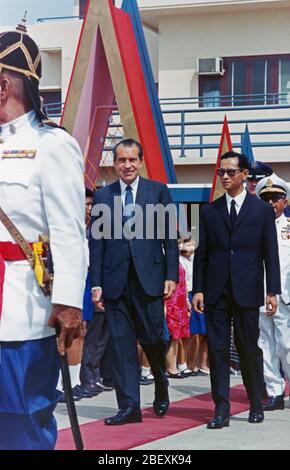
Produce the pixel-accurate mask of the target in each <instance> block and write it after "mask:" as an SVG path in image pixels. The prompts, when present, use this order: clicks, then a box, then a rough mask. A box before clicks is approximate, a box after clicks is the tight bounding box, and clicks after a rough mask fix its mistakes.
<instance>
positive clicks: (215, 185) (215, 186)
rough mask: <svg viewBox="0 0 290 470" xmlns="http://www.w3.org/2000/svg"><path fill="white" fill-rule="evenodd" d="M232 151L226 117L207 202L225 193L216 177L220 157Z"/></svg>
mask: <svg viewBox="0 0 290 470" xmlns="http://www.w3.org/2000/svg"><path fill="white" fill-rule="evenodd" d="M232 149H233V146H232V141H231V136H230V131H229V126H228V121H227V117H226V116H225V118H224V124H223V130H222V135H221V140H220V145H219V151H218V156H217V161H216V165H215V169H214V175H213V181H212V189H211V193H210V197H209V202H212V201H214V200H215V199H217V198H219V197H221V196H222V195H223V194H224V193H225V190H224V188H223V186H222V184H221V182H220V179H219V178H218V177H217V176H218V175H217V170H218V169H219V167H220V161H221V156H222V155H223V154H224V153H226V152H229V151H231V150H232Z"/></svg>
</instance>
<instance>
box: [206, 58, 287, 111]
mask: <svg viewBox="0 0 290 470" xmlns="http://www.w3.org/2000/svg"><path fill="white" fill-rule="evenodd" d="M224 68H225V73H224V75H223V76H221V77H214V78H213V77H210V76H200V77H199V95H200V96H201V97H202V99H201V100H200V105H201V106H203V107H207V106H212V107H216V106H246V105H264V104H283V103H284V104H286V103H290V55H284V56H281V55H277V56H246V57H225V58H224Z"/></svg>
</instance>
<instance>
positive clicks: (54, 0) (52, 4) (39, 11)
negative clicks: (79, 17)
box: [0, 0, 74, 26]
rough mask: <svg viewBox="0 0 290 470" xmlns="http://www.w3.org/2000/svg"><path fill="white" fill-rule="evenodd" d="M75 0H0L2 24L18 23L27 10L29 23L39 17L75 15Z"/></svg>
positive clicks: (0, 22)
mask: <svg viewBox="0 0 290 470" xmlns="http://www.w3.org/2000/svg"><path fill="white" fill-rule="evenodd" d="M73 3H74V2H73V0H0V26H7V25H9V26H13V25H17V24H18V23H19V22H20V20H21V18H22V17H23V14H24V12H25V11H26V10H27V22H28V24H32V23H36V21H37V18H46V17H54V16H71V15H73Z"/></svg>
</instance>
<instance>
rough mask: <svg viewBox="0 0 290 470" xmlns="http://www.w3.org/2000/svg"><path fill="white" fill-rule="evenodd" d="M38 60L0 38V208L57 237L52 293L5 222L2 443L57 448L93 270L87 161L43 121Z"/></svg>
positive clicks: (0, 273)
mask: <svg viewBox="0 0 290 470" xmlns="http://www.w3.org/2000/svg"><path fill="white" fill-rule="evenodd" d="M40 76H41V61H40V55H39V51H38V48H37V46H36V44H35V43H34V41H33V40H32V39H31V38H30V37H29V36H28V35H27V34H25V33H24V32H17V31H15V32H11V31H10V32H7V33H2V34H1V35H0V205H1V207H2V209H4V211H5V212H6V214H7V215H8V217H9V218H10V219H11V221H12V222H13V223H14V224H15V225H16V227H17V228H18V230H19V231H20V232H21V233H22V235H23V236H24V238H25V239H26V240H27V241H29V242H36V241H38V237H39V235H40V234H47V235H49V237H50V246H51V252H52V258H53V264H54V282H53V290H52V296H51V297H45V296H44V294H43V292H42V290H41V289H40V288H39V287H38V284H37V281H36V277H35V274H34V271H33V269H31V267H30V265H29V263H28V261H27V259H26V258H25V255H24V254H23V252H22V250H21V249H20V247H19V245H17V243H15V240H14V239H13V237H12V236H11V234H10V233H9V231H8V230H7V229H6V228H5V226H4V225H3V224H2V222H1V221H0V300H1V302H0V303H2V309H1V314H0V315H1V316H0V347H1V364H0V390H1V393H0V449H33V450H34V449H39V450H42V449H46V450H47V449H53V448H54V446H55V442H56V435H57V433H56V423H55V419H54V418H53V410H54V408H55V405H56V402H57V392H56V390H55V389H56V383H57V379H58V373H59V360H58V354H57V349H56V341H55V336H54V335H55V328H54V327H55V325H56V323H58V324H60V326H61V334H60V343H59V351H60V353H61V354H63V353H64V351H65V347H67V346H69V344H70V343H71V341H72V339H73V338H74V337H77V336H78V335H79V334H80V326H81V308H82V303H83V292H84V284H85V277H86V269H87V267H86V266H87V260H86V254H85V224H84V220H85V213H84V211H85V190H84V180H83V158H82V155H81V152H80V149H79V146H78V144H77V142H76V141H75V140H74V139H73V138H72V137H70V136H69V135H68V134H67V132H65V131H64V130H63V129H60V128H57V127H52V126H50V125H46V124H43V120H44V118H45V116H44V114H43V112H42V110H41V106H40V97H39V89H38V84H39V79H40Z"/></svg>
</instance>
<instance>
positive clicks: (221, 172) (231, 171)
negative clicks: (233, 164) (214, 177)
mask: <svg viewBox="0 0 290 470" xmlns="http://www.w3.org/2000/svg"><path fill="white" fill-rule="evenodd" d="M240 171H242V170H240V168H238V169H237V170H235V169H234V168H229V169H228V170H226V169H225V168H219V169H218V171H217V174H218V175H219V176H225V174H226V173H227V174H228V175H229V177H230V178H233V177H234V176H235V175H236V174H237V173H239V172H240Z"/></svg>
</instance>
